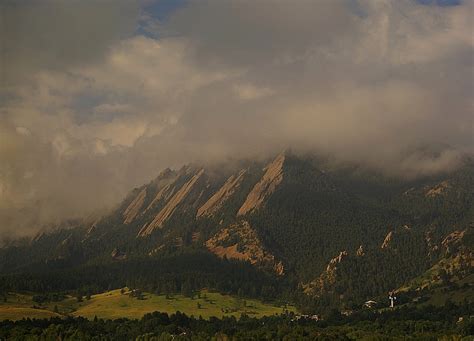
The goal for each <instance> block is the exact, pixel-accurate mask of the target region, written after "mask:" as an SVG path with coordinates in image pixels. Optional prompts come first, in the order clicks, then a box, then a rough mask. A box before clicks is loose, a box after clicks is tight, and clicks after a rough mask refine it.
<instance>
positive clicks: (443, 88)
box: [0, 0, 474, 234]
mask: <svg viewBox="0 0 474 341" xmlns="http://www.w3.org/2000/svg"><path fill="white" fill-rule="evenodd" d="M473 9H474V0H464V1H461V0H418V1H416V0H296V1H288V0H257V1H249V0H241V1H220V0H215V1H206V0H199V1H189V0H175V1H171V0H169V1H168V0H167V1H160V0H158V1H152V0H150V1H148V0H143V1H132V0H124V1H122V0H101V1H92V0H86V1H59V0H58V1H49V0H42V1H33V0H32V1H26V0H25V1H9V0H6V1H2V3H1V5H0V13H1V14H0V99H1V100H0V231H2V232H3V233H11V232H13V231H16V232H17V233H20V234H22V233H29V232H31V231H33V230H35V229H36V228H37V227H38V225H41V224H44V223H48V222H51V221H55V220H58V219H63V218H64V217H77V216H81V215H85V214H89V213H90V212H92V211H94V210H95V209H99V208H103V207H106V206H108V205H111V204H113V203H115V202H117V201H119V200H120V199H121V198H122V197H123V195H124V194H125V193H126V192H127V191H128V190H130V189H131V188H133V187H134V186H137V185H140V184H142V183H144V182H147V181H148V180H150V179H151V178H152V177H154V176H155V175H156V174H157V173H158V172H159V171H160V169H162V168H163V167H166V166H174V167H176V166H180V165H182V164H183V163H187V162H191V161H204V162H213V161H222V160H225V159H228V158H242V157H261V156H262V155H269V154H271V153H275V152H277V151H279V150H281V149H283V148H286V147H292V148H294V149H296V150H302V151H314V152H318V153H326V154H330V155H333V156H334V157H335V158H337V159H339V160H343V161H355V162H360V163H364V164H366V165H368V166H370V167H375V168H378V169H381V170H383V171H386V172H387V173H390V174H391V175H394V174H395V175H397V176H416V175H423V174H432V173H436V172H441V171H444V170H446V169H450V168H452V167H455V166H456V164H457V163H458V161H459V158H460V156H461V155H463V154H464V153H472V152H473V145H474V141H473V135H474V131H473V129H474V127H473V96H472V94H473V90H474V88H473V79H474V78H473V77H474V75H473V66H474V65H473V58H474V56H473V30H474V26H473V18H474V16H473V14H474V13H473ZM427 149H433V150H436V151H437V153H429V154H427V153H423V152H421V151H426V150H427ZM18 231H19V232H18Z"/></svg>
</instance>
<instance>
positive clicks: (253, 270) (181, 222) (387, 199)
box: [0, 152, 474, 311]
mask: <svg viewBox="0 0 474 341" xmlns="http://www.w3.org/2000/svg"><path fill="white" fill-rule="evenodd" d="M473 190H474V164H473V162H472V161H471V160H465V163H464V165H463V166H462V167H460V168H459V169H457V170H456V171H453V172H451V173H446V174H442V175H437V176H433V177H424V178H412V179H406V178H403V177H396V178H395V177H388V176H386V175H383V174H379V173H376V172H373V171H369V170H367V169H364V168H361V167H358V166H356V165H334V164H332V163H330V162H329V161H328V160H325V159H322V158H316V157H313V156H297V155H294V154H292V153H290V152H285V153H281V154H280V155H278V156H276V157H275V158H273V159H270V160H267V161H264V162H256V161H241V162H238V163H234V164H232V166H229V165H220V166H216V165H214V166H212V167H203V166H200V165H188V166H185V167H183V168H181V169H179V170H170V169H167V170H165V171H163V172H161V173H160V174H159V175H158V176H157V178H155V179H153V180H152V181H151V182H150V183H148V184H146V185H143V186H141V187H139V188H136V189H134V190H132V191H131V192H130V193H129V195H128V196H127V197H126V198H125V199H124V200H123V201H122V203H121V204H120V205H118V207H116V208H115V209H114V210H113V211H112V212H110V213H108V214H106V215H103V216H101V217H96V218H94V219H84V220H80V221H69V222H65V223H64V225H62V226H59V227H56V228H55V229H53V230H51V229H49V230H48V229H46V230H45V231H44V232H43V233H40V234H38V235H37V236H35V237H34V238H32V239H22V240H14V241H10V242H9V243H8V244H7V245H5V246H4V247H2V248H1V249H0V272H1V276H2V278H1V281H0V283H1V284H0V285H1V290H2V291H3V292H6V291H17V290H30V291H36V292H38V291H39V292H48V291H49V292H59V291H61V292H64V291H69V292H71V291H80V292H83V293H98V292H101V291H104V290H110V289H115V288H121V287H124V286H128V287H131V288H140V289H142V290H146V291H149V292H155V293H173V292H182V293H190V292H193V291H195V290H200V289H202V288H212V289H216V290H219V291H221V292H228V293H235V294H237V293H239V295H243V296H247V297H258V298H263V299H267V300H280V301H291V302H295V303H297V304H298V305H299V306H300V308H302V309H306V310H308V311H329V310H330V309H331V308H334V307H336V308H339V309H354V308H356V307H360V306H361V305H362V304H363V303H364V302H365V301H366V300H368V299H373V298H376V297H386V295H387V292H388V291H393V290H397V289H398V288H400V287H403V286H404V285H408V283H410V281H412V280H414V279H415V278H417V277H418V276H422V275H423V274H424V273H425V272H426V271H428V270H429V269H430V268H432V267H433V266H435V265H436V264H439V262H443V260H444V259H458V260H459V259H462V260H463V262H462V264H463V265H462V269H463V272H460V271H458V272H457V275H456V276H458V277H459V278H457V279H456V280H461V279H462V278H464V277H466V276H468V274H469V273H470V272H472V266H473V264H472V253H471V252H470V250H472V246H473V240H472V230H473V222H474V193H473ZM460 235H461V236H462V237H459V236H460ZM450 236H451V237H450ZM453 236H454V237H453ZM456 236H457V237H456ZM455 237H456V238H455ZM453 245H457V246H453ZM460 245H462V246H460ZM466 250H468V251H466ZM461 253H462V255H461ZM456 257H457V258H456ZM445 271H447V273H449V271H451V268H449V269H447V270H446V269H445ZM453 271H454V270H453ZM461 277H462V278H461ZM467 278H469V277H467ZM465 283H467V284H466V285H467V286H472V285H473V283H472V281H470V280H469V279H468V280H467V282H465ZM385 299H386V298H385Z"/></svg>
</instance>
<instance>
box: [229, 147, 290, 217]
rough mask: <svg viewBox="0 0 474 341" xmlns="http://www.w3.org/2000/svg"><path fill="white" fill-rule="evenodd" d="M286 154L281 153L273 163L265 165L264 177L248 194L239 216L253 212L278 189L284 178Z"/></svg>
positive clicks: (238, 213)
mask: <svg viewBox="0 0 474 341" xmlns="http://www.w3.org/2000/svg"><path fill="white" fill-rule="evenodd" d="M284 163H285V155H284V154H280V155H279V156H278V157H277V158H276V159H275V160H273V162H272V163H270V164H269V165H268V166H267V167H265V169H264V170H265V174H264V175H263V177H262V179H261V180H260V181H259V182H258V183H257V184H256V185H255V186H254V188H253V189H252V191H250V193H249V194H248V196H247V199H246V200H245V202H244V203H243V205H242V206H241V207H240V209H239V211H238V212H237V216H242V215H245V214H248V213H251V212H253V211H255V210H257V209H259V208H260V207H262V206H263V205H264V203H265V200H266V199H267V198H268V197H269V196H270V195H271V194H272V193H273V192H274V191H275V190H276V188H277V187H278V185H279V184H280V183H281V181H282V180H283V164H284Z"/></svg>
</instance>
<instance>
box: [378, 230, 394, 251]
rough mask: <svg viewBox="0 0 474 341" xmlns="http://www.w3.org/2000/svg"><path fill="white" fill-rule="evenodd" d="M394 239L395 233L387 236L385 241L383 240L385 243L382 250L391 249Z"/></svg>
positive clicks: (391, 232)
mask: <svg viewBox="0 0 474 341" xmlns="http://www.w3.org/2000/svg"><path fill="white" fill-rule="evenodd" d="M392 239H393V231H390V232H389V233H388V234H387V235H386V236H385V239H384V240H383V243H382V245H381V246H380V248H382V249H387V248H389V247H390V244H391V243H392Z"/></svg>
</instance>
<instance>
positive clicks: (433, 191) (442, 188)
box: [425, 181, 450, 198]
mask: <svg viewBox="0 0 474 341" xmlns="http://www.w3.org/2000/svg"><path fill="white" fill-rule="evenodd" d="M449 187H450V184H449V182H448V181H443V182H440V183H439V184H437V185H436V186H434V187H431V188H428V189H427V190H426V192H425V196H426V197H427V198H434V197H437V196H439V195H442V194H443V193H445V192H446V190H447V189H448V188H449Z"/></svg>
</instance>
